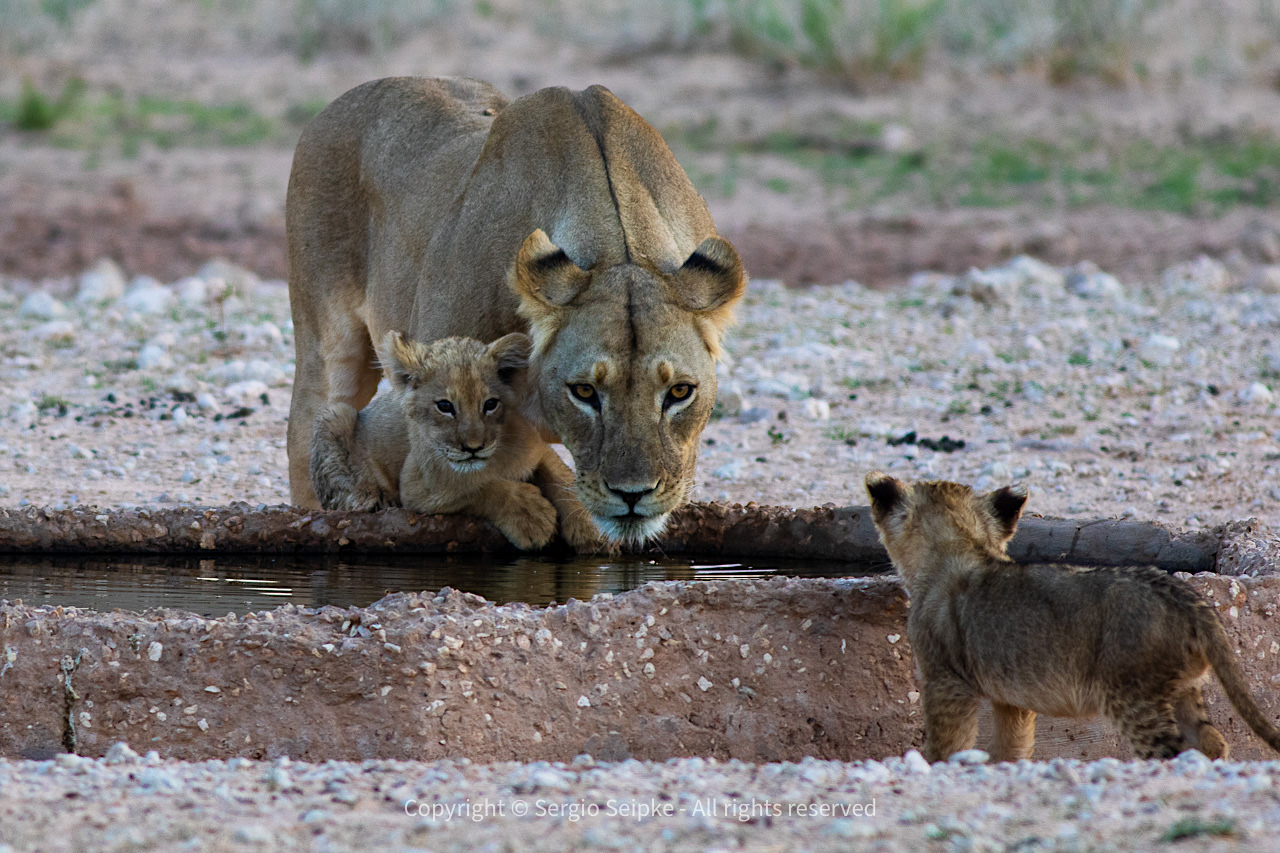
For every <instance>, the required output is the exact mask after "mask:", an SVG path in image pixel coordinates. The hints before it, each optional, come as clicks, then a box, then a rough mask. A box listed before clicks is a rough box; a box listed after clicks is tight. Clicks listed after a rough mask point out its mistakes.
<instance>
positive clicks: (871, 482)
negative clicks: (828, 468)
mask: <svg viewBox="0 0 1280 853" xmlns="http://www.w3.org/2000/svg"><path fill="white" fill-rule="evenodd" d="M866 486H867V494H868V495H869V496H870V497H871V520H872V521H873V522H874V523H875V526H876V532H877V533H879V534H880V541H881V542H882V543H884V547H885V550H886V551H888V552H889V557H890V559H892V560H893V564H894V565H895V566H897V567H898V570H899V571H900V572H902V573H903V574H904V575H910V574H912V573H914V572H915V571H917V570H918V569H919V568H921V567H922V566H923V565H924V564H925V563H926V562H927V561H928V560H929V559H930V558H931V557H933V556H936V555H938V554H944V555H947V554H949V555H956V556H960V555H964V556H972V555H974V554H975V553H976V554H982V555H984V556H996V557H1004V556H1005V549H1006V546H1007V545H1008V544H1009V540H1010V539H1012V538H1013V534H1014V533H1015V532H1016V531H1017V529H1018V519H1019V518H1020V517H1021V515H1022V507H1023V505H1024V504H1025V503H1026V502H1027V488H1026V486H1023V485H1021V484H1015V485H1012V486H1005V487H1003V488H1000V489H996V490H995V491H993V492H986V493H979V492H975V491H974V490H973V489H972V488H970V487H969V486H966V485H963V484H962V483H951V482H947V481H946V480H931V481H928V482H920V483H903V482H902V481H901V480H896V479H894V478H893V477H890V476H889V475H888V474H885V473H882V472H880V471H872V472H871V473H870V474H868V475H867V478H866Z"/></svg>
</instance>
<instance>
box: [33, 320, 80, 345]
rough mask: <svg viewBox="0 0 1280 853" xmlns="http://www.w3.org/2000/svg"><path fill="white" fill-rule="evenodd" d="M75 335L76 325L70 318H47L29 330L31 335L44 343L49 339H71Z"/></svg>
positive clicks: (49, 340)
mask: <svg viewBox="0 0 1280 853" xmlns="http://www.w3.org/2000/svg"><path fill="white" fill-rule="evenodd" d="M75 336H76V327H75V326H74V325H73V324H72V323H71V321H70V320H49V321H48V322H45V323H41V324H40V325H39V326H36V327H35V328H34V329H32V330H31V337H32V338H34V339H35V340H37V341H44V342H46V343H48V342H51V341H71V340H74V339H75Z"/></svg>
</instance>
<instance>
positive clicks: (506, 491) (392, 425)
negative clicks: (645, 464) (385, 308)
mask: <svg viewBox="0 0 1280 853" xmlns="http://www.w3.org/2000/svg"><path fill="white" fill-rule="evenodd" d="M530 346H531V345H530V341H529V338H528V337H527V336H526V335H522V334H513V335H507V336H506V337H503V338H499V339H498V340H496V341H494V342H493V343H491V344H489V345H487V346H486V345H485V344H483V343H481V342H480V341H477V340H473V339H471V338H444V339H442V340H438V341H435V342H434V343H431V344H423V343H419V342H417V341H409V340H405V339H404V338H403V337H402V336H401V335H400V333H399V332H394V331H393V332H388V333H387V336H386V338H385V340H384V342H383V347H382V352H381V354H380V357H381V359H382V361H383V364H385V365H386V366H387V367H388V368H389V370H390V374H391V390H390V391H388V392H386V393H383V394H380V395H378V396H377V397H376V398H374V400H373V401H372V402H371V403H370V404H369V405H368V406H367V407H365V409H364V410H362V411H359V412H357V411H356V410H355V409H354V408H353V407H351V406H350V405H347V404H345V403H337V404H333V405H331V406H329V407H328V408H327V409H325V410H323V411H321V413H320V415H319V416H318V417H317V418H316V424H315V437H314V440H313V443H312V452H311V479H312V482H313V483H314V484H315V488H316V494H317V496H318V497H319V498H320V503H321V506H323V507H324V508H325V509H354V510H374V509H380V508H382V507H387V506H397V505H401V506H404V507H406V508H407V509H412V510H416V511H418V512H429V513H469V514H472V515H478V516H482V517H484V518H487V519H489V520H490V521H492V522H493V523H494V524H495V525H497V527H498V529H499V530H501V531H502V533H503V535H505V536H506V537H507V538H508V539H509V540H511V542H512V544H514V545H515V546H516V547H517V548H521V549H531V548H541V547H542V546H543V545H546V544H547V543H548V542H550V541H551V539H552V537H554V536H555V533H556V520H557V515H558V516H559V522H560V531H561V533H562V534H563V536H564V538H565V539H566V541H568V542H569V544H570V545H572V546H573V547H574V548H578V549H586V548H594V547H598V545H599V533H598V532H597V531H596V529H595V527H594V525H592V523H591V521H590V519H589V518H588V516H587V514H586V511H585V510H584V509H583V507H582V505H581V504H579V503H578V500H577V497H576V496H575V494H574V491H573V473H572V472H571V471H570V470H569V468H568V466H566V465H565V464H564V462H562V461H560V457H558V456H557V455H556V454H555V451H553V450H552V449H551V448H550V447H548V446H547V444H546V443H545V442H544V441H543V440H542V438H541V437H540V436H539V435H538V432H537V430H536V429H535V428H534V427H533V425H532V424H530V423H529V422H528V421H527V420H525V418H524V417H523V416H522V415H521V414H520V400H519V396H518V394H517V392H516V390H515V387H514V386H515V385H516V383H517V381H518V380H519V379H520V378H521V376H522V374H523V373H524V371H525V369H526V368H527V367H528V361H529V350H530ZM544 493H545V495H546V496H545V497H544Z"/></svg>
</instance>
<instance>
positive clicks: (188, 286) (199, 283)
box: [173, 276, 209, 308]
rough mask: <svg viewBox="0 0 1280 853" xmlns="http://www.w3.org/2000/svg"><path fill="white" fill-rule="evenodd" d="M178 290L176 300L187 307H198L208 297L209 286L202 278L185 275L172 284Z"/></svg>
mask: <svg viewBox="0 0 1280 853" xmlns="http://www.w3.org/2000/svg"><path fill="white" fill-rule="evenodd" d="M173 289H174V290H176V291H177V292H178V301H179V302H181V303H182V304H183V306H185V307H187V308H200V307H202V306H203V305H204V303H205V301H206V300H207V299H208V298H209V286H208V285H207V284H205V282H204V279H202V278H196V277H195V276H187V277H186V278H184V279H182V280H180V281H179V282H178V283H177V284H175V285H174V286H173Z"/></svg>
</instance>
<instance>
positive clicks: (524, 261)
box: [508, 228, 591, 352]
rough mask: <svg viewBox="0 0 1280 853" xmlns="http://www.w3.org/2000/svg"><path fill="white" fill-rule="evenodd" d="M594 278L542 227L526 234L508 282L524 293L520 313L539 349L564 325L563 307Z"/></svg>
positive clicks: (517, 293)
mask: <svg viewBox="0 0 1280 853" xmlns="http://www.w3.org/2000/svg"><path fill="white" fill-rule="evenodd" d="M590 281H591V274H590V273H588V272H587V271H586V270H583V269H581V268H579V267H578V265H577V264H575V263H574V262H573V261H572V260H570V259H569V256H568V255H566V254H565V253H564V250H563V249H561V248H560V247H559V246H557V245H556V244H555V243H552V242H551V238H549V237H548V236H547V235H546V233H545V232H543V230H542V229H541V228H539V229H537V230H535V231H534V232H533V233H532V234H530V235H529V236H528V237H526V238H525V240H524V243H523V244H522V245H521V246H520V251H519V252H518V253H517V254H516V262H515V266H513V267H512V269H511V274H510V277H509V279H508V284H509V285H510V287H511V289H512V290H513V291H515V294H516V295H517V296H518V297H520V307H519V308H518V309H517V313H518V314H519V315H520V316H521V317H524V318H525V319H526V320H528V321H529V328H530V330H531V331H532V332H533V342H534V345H535V347H536V348H537V350H538V351H539V352H541V351H542V350H544V349H546V347H547V346H548V345H549V344H550V343H551V339H552V338H553V337H554V336H555V333H556V331H557V330H558V329H559V328H560V316H561V310H562V309H563V308H564V306H566V305H568V304H569V303H570V302H572V301H573V300H574V297H576V296H577V295H578V294H579V293H581V292H582V290H583V289H584V288H585V287H586V286H587V284H588V283H590Z"/></svg>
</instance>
